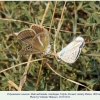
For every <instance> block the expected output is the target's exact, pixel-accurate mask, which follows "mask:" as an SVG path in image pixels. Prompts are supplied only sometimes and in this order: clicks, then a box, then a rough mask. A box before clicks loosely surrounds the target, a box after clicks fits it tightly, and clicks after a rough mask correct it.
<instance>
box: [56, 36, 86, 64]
mask: <svg viewBox="0 0 100 100" xmlns="http://www.w3.org/2000/svg"><path fill="white" fill-rule="evenodd" d="M84 44H85V42H84V39H83V38H82V37H80V36H79V37H77V38H76V39H75V40H73V41H72V42H71V43H69V44H68V45H67V46H66V47H64V48H63V49H62V50H61V51H60V52H58V53H57V56H58V58H60V59H61V60H63V61H64V62H67V63H74V62H75V61H76V60H77V59H78V57H79V55H80V53H81V49H82V47H83V46H84Z"/></svg>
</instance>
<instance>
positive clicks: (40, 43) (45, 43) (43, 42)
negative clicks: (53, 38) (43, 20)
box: [31, 25, 50, 51]
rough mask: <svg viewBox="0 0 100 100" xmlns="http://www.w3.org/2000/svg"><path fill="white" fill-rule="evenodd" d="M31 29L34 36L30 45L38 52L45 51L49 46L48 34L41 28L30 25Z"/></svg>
mask: <svg viewBox="0 0 100 100" xmlns="http://www.w3.org/2000/svg"><path fill="white" fill-rule="evenodd" d="M31 29H32V30H34V31H35V33H36V35H35V37H34V38H33V42H32V45H33V47H35V48H37V49H38V50H40V51H45V50H47V49H48V48H49V47H50V46H49V45H50V39H49V32H48V30H47V29H45V28H44V27H42V26H39V25H32V26H31Z"/></svg>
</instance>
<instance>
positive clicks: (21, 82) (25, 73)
mask: <svg viewBox="0 0 100 100" xmlns="http://www.w3.org/2000/svg"><path fill="white" fill-rule="evenodd" d="M31 58H32V54H31V55H30V57H29V59H28V62H27V65H26V67H25V72H24V74H23V76H22V78H21V80H20V85H19V89H18V90H19V91H21V89H22V87H23V85H24V83H25V81H26V77H27V71H28V69H29V65H30V61H31Z"/></svg>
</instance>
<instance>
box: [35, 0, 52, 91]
mask: <svg viewBox="0 0 100 100" xmlns="http://www.w3.org/2000/svg"><path fill="white" fill-rule="evenodd" d="M49 6H50V2H48V4H47V6H46V10H45V13H44V15H43V18H42V21H41V24H40V25H41V26H42V25H43V22H44V18H45V17H46V14H47V11H48V9H49ZM43 62H44V60H42V64H43ZM42 64H41V65H40V70H39V74H38V79H37V82H36V88H35V91H36V90H37V89H38V83H39V80H40V75H41V71H42Z"/></svg>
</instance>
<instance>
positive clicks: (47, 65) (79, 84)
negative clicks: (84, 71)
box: [46, 63, 93, 91]
mask: <svg viewBox="0 0 100 100" xmlns="http://www.w3.org/2000/svg"><path fill="white" fill-rule="evenodd" d="M46 64H47V66H48V67H49V68H50V69H51V70H52V71H53V72H54V73H55V74H56V75H58V76H60V77H62V78H64V79H66V80H67V81H70V82H72V83H75V84H77V85H81V86H83V87H85V88H87V89H88V90H90V91H93V90H92V89H90V88H89V87H87V86H85V85H83V84H81V83H78V82H76V81H73V80H71V79H68V78H66V77H64V76H62V75H60V74H58V73H57V72H56V71H55V70H54V69H52V67H51V66H50V65H49V64H48V63H46Z"/></svg>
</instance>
